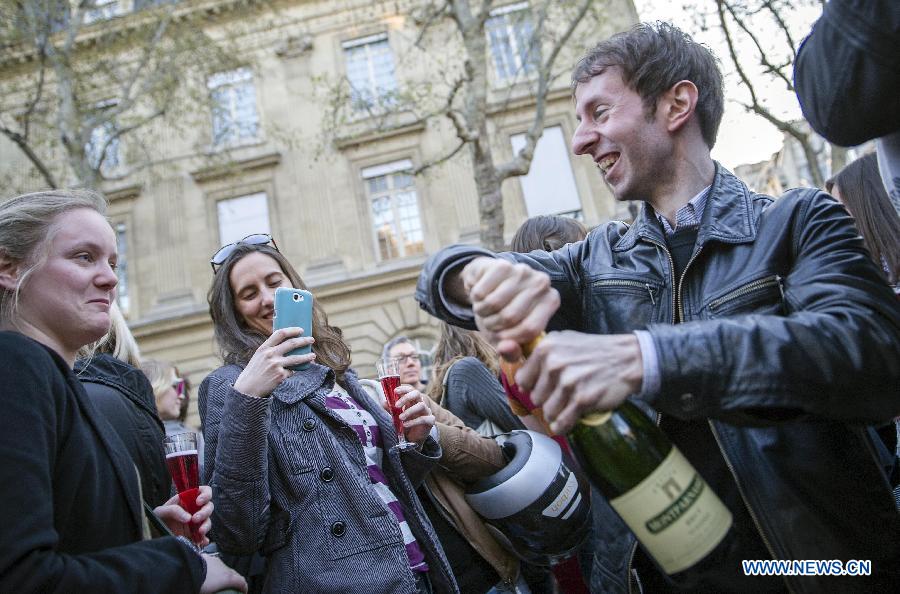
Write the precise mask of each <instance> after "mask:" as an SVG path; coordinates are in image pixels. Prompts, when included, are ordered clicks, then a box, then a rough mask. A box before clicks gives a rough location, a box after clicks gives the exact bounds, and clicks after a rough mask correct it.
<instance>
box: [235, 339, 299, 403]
mask: <svg viewBox="0 0 900 594" xmlns="http://www.w3.org/2000/svg"><path fill="white" fill-rule="evenodd" d="M302 334H303V329H302V328H282V329H281V330H276V331H275V332H273V333H272V336H270V337H269V338H267V339H266V341H265V342H263V343H262V344H261V345H259V348H258V349H256V352H255V353H254V354H253V357H252V358H251V359H250V361H249V362H248V363H247V366H246V367H245V368H244V371H242V372H241V374H240V375H239V376H238V378H237V381H235V382H234V389H235V390H237V391H238V392H240V393H241V394H246V395H247V396H255V397H262V396H268V395H269V394H271V393H272V391H273V390H274V389H275V388H277V387H278V386H279V385H281V382H283V381H284V380H286V379H287V378H289V377H291V376H292V375H293V374H294V372H293V371H292V370H290V369H288V367H292V366H295V365H302V364H303V363H308V362H311V361H315V358H316V355H315V353H309V354H306V355H293V356H287V353H288V352H289V351H292V350H294V349H297V348H301V347H305V346H307V345H311V344H313V343H314V342H315V339H314V338H313V337H312V336H301V335H302Z"/></svg>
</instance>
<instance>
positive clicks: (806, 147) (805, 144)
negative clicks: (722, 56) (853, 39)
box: [716, 0, 825, 187]
mask: <svg viewBox="0 0 900 594" xmlns="http://www.w3.org/2000/svg"><path fill="white" fill-rule="evenodd" d="M716 8H717V14H718V20H719V27H720V28H721V29H722V33H723V35H724V38H725V44H726V45H727V47H728V54H729V56H730V58H731V61H732V63H733V64H734V67H735V71H736V72H737V74H738V76H739V77H740V79H741V81H742V82H743V83H744V86H745V87H746V88H747V91H748V92H749V93H750V103H749V104H744V103H742V105H743V107H744V108H745V109H746V110H748V111H751V112H753V113H756V114H757V115H759V116H761V117H763V118H765V119H766V120H767V121H768V122H770V123H771V124H772V125H774V126H775V127H776V128H778V129H779V130H781V131H782V132H784V133H787V134H789V135H791V136H792V137H793V138H795V139H796V140H797V142H799V143H800V146H801V147H802V148H803V152H804V155H806V157H807V164H808V166H809V170H810V173H811V174H812V177H813V179H812V180H811V181H812V183H813V184H815V185H817V186H819V187H821V186H822V185H823V184H824V181H825V180H824V176H823V175H822V170H821V168H820V167H819V161H818V159H817V158H816V155H815V151H813V150H812V146H811V144H810V140H809V133H808V132H805V131H803V130H801V129H800V128H798V127H796V126H794V125H793V124H791V123H790V122H787V121H784V120H782V119H781V118H778V117H776V116H775V115H774V114H772V112H771V111H770V110H769V109H767V108H766V107H765V106H764V105H763V104H762V102H761V101H759V98H758V96H757V94H756V90H755V88H754V85H753V82H752V81H751V80H750V78H749V76H748V75H747V73H746V71H745V70H744V68H743V66H742V64H741V61H740V60H739V59H738V56H737V50H736V48H735V44H734V39H733V37H732V33H731V29H730V28H729V26H728V19H727V18H726V16H725V13H726V11H728V12H729V14H731V16H732V18H735V20H737V21H738V22H739V27H741V28H742V29H743V30H746V29H744V27H745V25H743V24H742V23H740V19H737V18H736V17H735V15H734V13H733V12H730V6H729V5H728V3H727V2H726V1H725V0H716ZM751 37H752V36H751ZM754 42H755V39H754ZM757 47H759V46H758V45H757ZM772 74H775V72H772ZM776 76H777V75H776ZM779 78H781V77H779ZM810 159H811V160H810Z"/></svg>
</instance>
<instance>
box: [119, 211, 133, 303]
mask: <svg viewBox="0 0 900 594" xmlns="http://www.w3.org/2000/svg"><path fill="white" fill-rule="evenodd" d="M116 249H117V250H118V252H119V256H118V260H117V261H116V262H117V263H116V277H118V279H119V283H118V284H117V285H116V303H117V304H118V305H119V309H120V310H122V313H123V314H127V313H128V307H129V305H130V304H131V293H130V291H129V289H130V287H129V286H128V233H127V228H126V226H125V223H117V224H116Z"/></svg>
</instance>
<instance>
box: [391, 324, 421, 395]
mask: <svg viewBox="0 0 900 594" xmlns="http://www.w3.org/2000/svg"><path fill="white" fill-rule="evenodd" d="M381 356H382V358H385V359H396V360H397V362H398V363H399V364H400V383H401V384H409V385H410V386H412V387H414V388H415V389H416V390H419V391H420V392H424V391H425V382H423V381H422V379H423V378H422V361H421V359H420V357H419V351H418V350H416V347H415V345H414V344H413V343H411V342H410V341H409V338H407V337H405V336H398V337H397V338H394V339H393V340H391V341H389V342H388V343H387V344H386V345H384V349H382V351H381Z"/></svg>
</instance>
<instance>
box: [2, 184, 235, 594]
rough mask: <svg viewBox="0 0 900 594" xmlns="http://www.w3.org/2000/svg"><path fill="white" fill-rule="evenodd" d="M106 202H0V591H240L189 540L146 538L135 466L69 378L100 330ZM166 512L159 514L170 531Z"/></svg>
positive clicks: (112, 277)
mask: <svg viewBox="0 0 900 594" xmlns="http://www.w3.org/2000/svg"><path fill="white" fill-rule="evenodd" d="M105 209H106V203H105V201H104V199H103V198H102V197H101V196H99V195H97V194H94V193H91V192H71V191H64V190H58V191H51V192H39V193H34V194H26V195H24V196H19V197H17V198H13V199H12V200H9V201H6V202H4V203H2V204H0V386H2V395H3V403H4V407H3V414H2V415H0V459H2V460H3V463H2V464H0V501H2V502H3V505H2V506H0V525H2V526H3V530H2V532H0V592H147V593H151V592H215V591H218V590H221V589H223V588H226V587H233V588H241V589H244V588H245V587H246V584H245V583H244V580H243V579H242V578H241V577H240V576H239V575H238V574H237V573H235V572H234V571H232V570H231V569H229V568H228V567H226V566H225V565H224V564H223V563H222V562H221V561H220V560H219V559H216V558H214V557H209V556H206V555H202V556H201V555H199V554H197V553H196V552H195V550H194V549H193V547H192V545H191V544H190V543H189V542H185V541H181V540H180V539H176V538H173V537H165V538H158V539H154V540H146V538H147V537H148V534H147V531H146V529H145V527H144V526H145V524H144V521H143V517H142V516H143V512H142V503H141V496H140V486H139V480H138V474H137V471H136V469H135V466H134V464H133V463H132V462H131V460H130V458H129V457H128V453H127V451H126V447H125V445H124V444H123V443H122V442H121V441H120V440H119V438H118V437H117V436H116V435H115V434H114V433H113V432H111V431H109V426H108V425H107V424H106V422H105V420H103V418H102V416H101V414H100V413H98V412H97V410H96V409H95V408H94V406H93V405H92V403H91V400H90V399H89V398H88V396H87V394H86V393H85V391H84V388H83V387H82V385H81V383H80V382H79V380H78V378H77V377H76V376H75V374H74V373H73V372H72V365H73V363H74V361H75V357H76V353H77V352H78V350H79V349H80V348H81V347H83V346H85V345H87V344H90V343H92V342H94V341H96V340H98V339H99V338H100V337H102V336H103V335H104V334H105V333H106V332H107V330H108V329H109V326H110V316H109V309H110V306H111V304H112V302H113V301H114V299H115V287H116V282H117V279H116V274H115V265H116V238H115V234H114V232H113V230H112V228H111V227H110V225H109V223H108V222H107V221H106V219H105V218H104V216H103V213H104V212H105ZM207 497H208V494H207ZM174 508H175V506H162V507H160V508H157V513H158V515H160V516H161V517H162V518H163V519H165V520H167V521H168V522H169V523H170V525H174V524H177V523H178V521H177V520H178V518H179V517H180V514H179V512H178V510H176V509H174ZM211 508H212V506H211V505H207V506H206V507H205V508H204V509H203V510H201V511H200V512H198V514H197V515H200V516H205V518H208V516H209V514H210V513H211V512H212V509H211ZM180 511H181V513H183V510H180ZM197 515H195V518H196V517H197ZM205 518H204V519H205ZM208 529H209V525H208V522H206V526H205V528H204V531H205V530H208Z"/></svg>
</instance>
